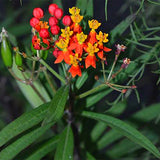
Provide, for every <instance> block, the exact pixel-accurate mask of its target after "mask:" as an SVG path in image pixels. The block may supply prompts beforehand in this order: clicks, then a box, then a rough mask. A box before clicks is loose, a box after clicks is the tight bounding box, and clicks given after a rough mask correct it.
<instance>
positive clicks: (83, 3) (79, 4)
mask: <svg viewBox="0 0 160 160" xmlns="http://www.w3.org/2000/svg"><path fill="white" fill-rule="evenodd" d="M87 1H88V0H83V1H82V0H77V2H76V7H78V8H79V9H80V10H81V14H82V15H84V13H85V11H86V6H87V3H88V2H87Z"/></svg>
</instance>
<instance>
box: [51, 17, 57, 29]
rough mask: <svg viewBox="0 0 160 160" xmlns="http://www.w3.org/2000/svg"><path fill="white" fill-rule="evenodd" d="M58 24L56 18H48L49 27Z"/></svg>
mask: <svg viewBox="0 0 160 160" xmlns="http://www.w3.org/2000/svg"><path fill="white" fill-rule="evenodd" d="M57 24H58V20H57V18H56V17H50V18H49V25H50V26H51V27H52V26H55V25H57Z"/></svg>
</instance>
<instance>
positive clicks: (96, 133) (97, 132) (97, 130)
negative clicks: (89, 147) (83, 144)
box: [91, 122, 107, 142]
mask: <svg viewBox="0 0 160 160" xmlns="http://www.w3.org/2000/svg"><path fill="white" fill-rule="evenodd" d="M106 128H107V125H106V123H104V122H97V124H96V125H95V127H94V128H93V130H92V132H91V138H92V141H94V142H95V141H96V140H97V139H98V138H99V137H100V136H101V134H102V133H103V132H104V130H105V129H106Z"/></svg>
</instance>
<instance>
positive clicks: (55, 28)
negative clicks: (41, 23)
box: [51, 25, 60, 35]
mask: <svg viewBox="0 0 160 160" xmlns="http://www.w3.org/2000/svg"><path fill="white" fill-rule="evenodd" d="M59 31H60V27H59V26H57V25H55V26H52V27H51V33H52V34H53V35H57V34H58V33H59Z"/></svg>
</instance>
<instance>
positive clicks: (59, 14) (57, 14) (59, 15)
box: [54, 8, 63, 19]
mask: <svg viewBox="0 0 160 160" xmlns="http://www.w3.org/2000/svg"><path fill="white" fill-rule="evenodd" d="M54 16H55V17H56V18H57V19H61V18H62V16H63V10H62V9H60V8H56V9H55V11H54Z"/></svg>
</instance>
